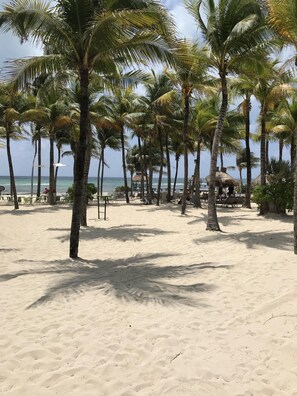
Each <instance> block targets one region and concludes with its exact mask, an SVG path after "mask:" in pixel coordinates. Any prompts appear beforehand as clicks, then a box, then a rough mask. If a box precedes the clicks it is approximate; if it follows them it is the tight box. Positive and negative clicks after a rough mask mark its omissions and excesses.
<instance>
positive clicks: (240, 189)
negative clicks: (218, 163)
mask: <svg viewBox="0 0 297 396" xmlns="http://www.w3.org/2000/svg"><path fill="white" fill-rule="evenodd" d="M239 180H240V187H239V192H240V194H241V191H242V167H241V166H240V167H239Z"/></svg>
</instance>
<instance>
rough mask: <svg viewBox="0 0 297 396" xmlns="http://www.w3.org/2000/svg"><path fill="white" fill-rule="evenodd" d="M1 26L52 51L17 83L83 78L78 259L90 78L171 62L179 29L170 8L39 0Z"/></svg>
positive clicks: (20, 72)
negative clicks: (71, 74) (42, 76)
mask: <svg viewBox="0 0 297 396" xmlns="http://www.w3.org/2000/svg"><path fill="white" fill-rule="evenodd" d="M0 27H2V29H5V30H8V29H11V30H13V31H14V32H15V33H16V34H18V35H19V36H21V37H22V39H26V38H27V37H32V38H33V39H34V40H41V42H43V43H45V44H47V45H49V46H50V48H51V54H49V55H45V56H42V57H34V58H31V59H27V60H23V61H21V62H18V63H17V66H16V70H15V73H14V79H15V81H16V82H18V83H21V82H23V83H24V82H26V81H27V80H28V79H29V78H31V77H34V76H36V75H37V73H38V72H40V71H41V70H47V71H49V72H52V71H57V70H63V69H66V70H68V69H71V70H74V71H75V72H76V73H77V75H78V77H79V81H80V138H79V144H78V150H77V154H76V163H75V172H74V202H73V210H72V221H71V233H70V253H69V254H70V257H72V258H77V257H78V245H79V230H80V220H81V208H82V198H83V176H84V165H85V152H86V145H87V140H88V135H89V134H90V132H91V131H90V122H89V84H90V83H89V82H90V74H91V72H92V71H93V70H96V71H98V72H101V73H103V74H115V73H116V72H117V64H119V63H122V64H124V65H125V66H127V65H131V64H132V63H133V62H139V63H142V62H143V61H156V60H159V59H163V60H165V61H170V59H172V56H171V54H170V52H169V51H168V44H167V43H168V42H169V41H171V40H174V32H173V26H172V23H171V21H170V20H169V17H168V15H167V12H166V10H165V8H164V7H162V6H161V4H160V3H158V2H157V1H153V0H139V1H137V2H136V1H134V0H125V1H122V0H105V1H93V0H59V1H58V3H57V5H56V7H52V4H51V3H44V2H40V1H35V0H34V1H33V0H29V1H28V0H17V1H14V2H13V3H12V4H11V5H6V6H4V11H3V12H2V13H1V14H0ZM152 27H153V28H152ZM164 39H165V40H164ZM172 43H173V41H172Z"/></svg>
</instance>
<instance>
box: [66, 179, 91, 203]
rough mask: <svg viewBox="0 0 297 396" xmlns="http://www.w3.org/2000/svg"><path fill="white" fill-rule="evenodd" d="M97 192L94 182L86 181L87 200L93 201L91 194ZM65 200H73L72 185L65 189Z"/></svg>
mask: <svg viewBox="0 0 297 396" xmlns="http://www.w3.org/2000/svg"><path fill="white" fill-rule="evenodd" d="M96 193H97V188H96V186H95V184H94V183H88V186H87V202H89V201H93V199H94V197H93V195H94V194H96ZM67 201H68V202H73V186H71V187H69V188H68V190H67Z"/></svg>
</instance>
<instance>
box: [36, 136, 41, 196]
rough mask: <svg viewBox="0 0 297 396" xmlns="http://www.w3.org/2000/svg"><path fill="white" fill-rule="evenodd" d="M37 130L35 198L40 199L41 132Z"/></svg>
mask: <svg viewBox="0 0 297 396" xmlns="http://www.w3.org/2000/svg"><path fill="white" fill-rule="evenodd" d="M36 129H37V163H38V164H37V191H36V196H37V198H39V197H40V193H41V132H40V128H36Z"/></svg>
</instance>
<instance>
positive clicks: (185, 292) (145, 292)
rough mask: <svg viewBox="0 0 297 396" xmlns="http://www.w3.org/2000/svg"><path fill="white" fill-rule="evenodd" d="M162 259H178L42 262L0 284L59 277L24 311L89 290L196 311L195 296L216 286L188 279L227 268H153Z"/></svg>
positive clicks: (1, 278)
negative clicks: (184, 307)
mask: <svg viewBox="0 0 297 396" xmlns="http://www.w3.org/2000/svg"><path fill="white" fill-rule="evenodd" d="M164 257H165V258H166V257H168V259H169V261H170V262H172V260H175V261H176V260H177V259H178V258H177V256H176V255H170V254H152V255H137V256H133V257H130V258H128V259H126V260H122V259H119V260H92V261H88V260H70V259H69V260H60V261H46V260H45V261H42V262H39V263H38V264H40V265H41V266H42V268H41V269H30V270H28V271H20V272H15V273H11V274H4V275H2V276H0V281H2V282H5V281H9V280H11V279H15V278H18V277H20V276H28V275H40V276H44V275H46V276H48V275H58V276H57V277H54V278H52V279H51V286H50V287H49V288H48V290H46V292H45V293H44V295H43V296H41V297H40V298H38V300H36V301H35V302H33V303H32V304H30V305H29V306H28V307H27V309H29V308H33V307H37V306H39V305H40V304H43V303H46V302H49V301H52V300H54V299H55V298H56V297H58V296H59V295H60V296H61V295H63V296H64V297H67V296H69V295H71V294H72V293H85V292H87V291H88V290H101V292H102V293H104V294H106V295H112V296H115V297H116V298H118V299H122V300H125V301H132V302H139V303H142V304H147V303H154V304H161V305H177V304H183V305H187V306H193V307H199V306H207V305H206V304H205V303H204V302H203V300H202V299H200V300H197V294H201V293H207V292H211V291H212V290H213V289H214V288H215V286H214V285H212V284H206V283H189V279H187V277H188V276H190V277H191V278H193V277H196V276H198V275H199V273H200V275H201V271H205V270H220V269H221V270H222V269H228V267H229V266H225V265H216V264H214V263H208V262H205V263H200V264H191V265H188V266H187V265H163V266H160V265H156V264H155V263H157V262H158V260H159V259H160V258H164ZM27 261H29V262H31V263H32V262H33V263H36V262H35V261H30V260H27ZM154 261H155V263H154ZM22 262H24V260H22ZM184 278H186V279H184ZM183 279H184V280H183ZM182 280H183V281H182ZM181 283H183V284H181Z"/></svg>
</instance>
